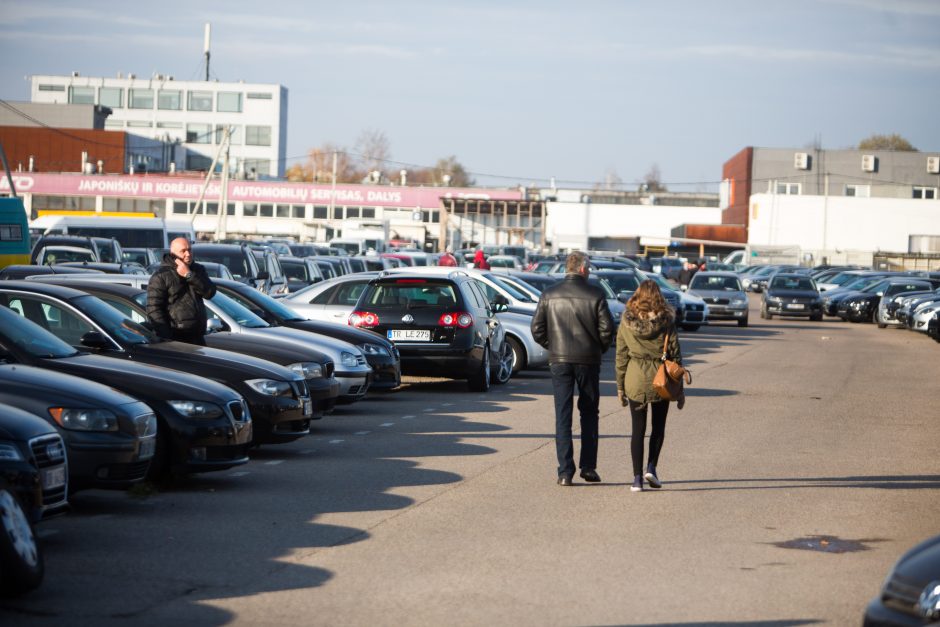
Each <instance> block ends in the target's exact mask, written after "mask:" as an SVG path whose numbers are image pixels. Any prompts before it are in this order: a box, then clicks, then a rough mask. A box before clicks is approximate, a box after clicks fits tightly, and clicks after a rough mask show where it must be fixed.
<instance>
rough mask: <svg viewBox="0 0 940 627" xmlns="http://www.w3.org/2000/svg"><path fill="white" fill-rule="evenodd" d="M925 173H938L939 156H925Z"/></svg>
mask: <svg viewBox="0 0 940 627" xmlns="http://www.w3.org/2000/svg"><path fill="white" fill-rule="evenodd" d="M927 174H940V157H927Z"/></svg>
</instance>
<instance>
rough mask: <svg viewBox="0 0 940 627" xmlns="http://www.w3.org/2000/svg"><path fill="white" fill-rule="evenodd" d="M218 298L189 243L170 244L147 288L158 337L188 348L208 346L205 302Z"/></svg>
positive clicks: (174, 242) (177, 241) (149, 312)
mask: <svg viewBox="0 0 940 627" xmlns="http://www.w3.org/2000/svg"><path fill="white" fill-rule="evenodd" d="M213 296H215V285H214V284H213V283H212V279H210V278H209V273H208V272H206V269H205V268H204V267H202V266H201V265H200V264H198V263H196V262H195V261H194V260H193V249H192V246H191V245H190V243H189V240H188V239H186V238H185V237H178V238H176V239H175V240H173V241H172V242H170V252H168V253H167V254H166V255H164V256H163V263H162V264H160V267H159V268H158V269H157V271H156V272H154V273H153V276H151V277H150V282H149V283H148V284H147V316H148V317H149V318H150V323H151V325H152V326H153V329H154V331H156V333H157V335H159V336H160V337H162V338H166V339H168V340H177V341H179V342H187V343H189V344H200V345H203V346H205V344H206V339H205V335H206V305H205V303H203V300H202V299H204V298H212V297H213Z"/></svg>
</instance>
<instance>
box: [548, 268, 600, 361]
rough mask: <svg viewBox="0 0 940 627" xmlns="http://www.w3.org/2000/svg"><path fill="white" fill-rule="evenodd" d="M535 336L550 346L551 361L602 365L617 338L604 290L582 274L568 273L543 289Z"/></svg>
mask: <svg viewBox="0 0 940 627" xmlns="http://www.w3.org/2000/svg"><path fill="white" fill-rule="evenodd" d="M532 337H533V338H534V339H535V341H536V342H538V343H539V345H541V346H543V347H544V348H547V349H548V351H549V353H550V354H549V362H550V363H553V364H556V363H570V364H600V363H601V357H602V356H603V355H604V353H605V352H606V351H607V349H608V348H610V344H611V342H612V341H613V338H614V320H613V318H612V317H611V315H610V308H609V307H608V306H607V298H606V297H605V295H604V292H603V291H601V289H600V288H599V287H595V286H593V285H590V284H589V283H588V282H587V280H586V279H585V278H584V277H582V276H581V275H580V274H568V275H565V278H564V280H563V281H559V282H558V283H557V284H555V285H552V286H551V287H549V288H548V289H546V290H545V291H544V292H542V296H541V298H539V304H538V307H537V308H536V309H535V315H534V316H533V317H532Z"/></svg>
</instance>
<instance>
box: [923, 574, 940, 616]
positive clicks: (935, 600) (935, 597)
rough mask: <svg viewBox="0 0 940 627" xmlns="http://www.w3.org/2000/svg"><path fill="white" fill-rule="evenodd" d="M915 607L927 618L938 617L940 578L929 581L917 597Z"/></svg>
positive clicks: (939, 613)
mask: <svg viewBox="0 0 940 627" xmlns="http://www.w3.org/2000/svg"><path fill="white" fill-rule="evenodd" d="M917 609H918V611H920V615H921V616H923V617H924V618H926V619H927V620H930V621H934V620H937V619H940V580H938V581H931V582H930V583H928V584H927V586H926V587H925V588H924V589H923V590H922V591H921V593H920V598H919V599H917Z"/></svg>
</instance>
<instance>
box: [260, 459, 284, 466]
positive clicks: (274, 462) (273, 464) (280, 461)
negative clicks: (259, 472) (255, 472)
mask: <svg viewBox="0 0 940 627" xmlns="http://www.w3.org/2000/svg"><path fill="white" fill-rule="evenodd" d="M283 463H284V460H283V459H272V460H271V461H269V462H264V465H265V466H277V465H278V464H283Z"/></svg>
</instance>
